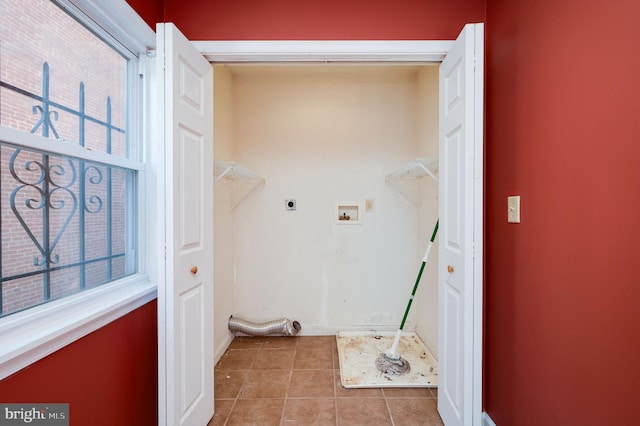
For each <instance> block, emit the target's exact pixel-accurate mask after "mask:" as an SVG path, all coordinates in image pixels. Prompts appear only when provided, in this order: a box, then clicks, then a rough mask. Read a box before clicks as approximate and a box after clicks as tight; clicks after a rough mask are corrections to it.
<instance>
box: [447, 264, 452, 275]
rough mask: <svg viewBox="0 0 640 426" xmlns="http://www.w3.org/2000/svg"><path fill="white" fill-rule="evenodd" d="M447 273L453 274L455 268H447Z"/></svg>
mask: <svg viewBox="0 0 640 426" xmlns="http://www.w3.org/2000/svg"><path fill="white" fill-rule="evenodd" d="M447 271H448V272H449V273H450V274H452V273H453V266H451V265H449V266H447Z"/></svg>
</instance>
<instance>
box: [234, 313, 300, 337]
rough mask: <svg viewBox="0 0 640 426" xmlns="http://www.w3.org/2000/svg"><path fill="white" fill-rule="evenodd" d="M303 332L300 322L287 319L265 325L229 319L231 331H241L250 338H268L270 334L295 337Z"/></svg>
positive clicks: (265, 323)
mask: <svg viewBox="0 0 640 426" xmlns="http://www.w3.org/2000/svg"><path fill="white" fill-rule="evenodd" d="M300 330H302V326H301V325H300V323H299V322H298V321H291V320H290V319H287V318H282V319H279V320H274V321H268V322H264V323H255V322H251V321H247V320H243V319H240V318H234V316H233V315H231V316H230V317H229V331H234V332H235V331H239V332H241V333H244V334H248V335H250V336H268V335H269V334H284V335H285V336H294V335H296V334H298V332H299V331H300Z"/></svg>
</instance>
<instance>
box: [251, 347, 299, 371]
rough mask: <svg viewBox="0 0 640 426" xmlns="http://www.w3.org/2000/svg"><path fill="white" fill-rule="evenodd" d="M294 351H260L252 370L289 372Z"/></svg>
mask: <svg viewBox="0 0 640 426" xmlns="http://www.w3.org/2000/svg"><path fill="white" fill-rule="evenodd" d="M295 352H296V351H295V349H261V350H260V351H259V352H258V356H257V357H256V360H255V362H254V363H253V369H254V370H290V369H291V366H292V365H293V356H294V355H295Z"/></svg>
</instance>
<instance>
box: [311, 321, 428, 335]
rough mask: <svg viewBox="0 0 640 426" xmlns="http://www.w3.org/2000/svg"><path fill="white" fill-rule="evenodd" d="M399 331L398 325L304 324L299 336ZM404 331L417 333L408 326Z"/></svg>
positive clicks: (412, 327)
mask: <svg viewBox="0 0 640 426" xmlns="http://www.w3.org/2000/svg"><path fill="white" fill-rule="evenodd" d="M396 330H398V326H397V325H377V326H372V325H356V326H353V325H350V326H344V327H335V326H326V325H304V324H302V330H300V333H298V336H333V335H335V334H336V333H338V332H339V331H371V332H378V331H379V332H387V331H391V332H395V331H396ZM404 331H407V332H409V331H412V332H415V331H416V328H415V326H406V327H405V328H404Z"/></svg>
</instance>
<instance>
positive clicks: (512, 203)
mask: <svg viewBox="0 0 640 426" xmlns="http://www.w3.org/2000/svg"><path fill="white" fill-rule="evenodd" d="M507 208H508V209H509V210H508V213H507V222H509V223H520V196H519V195H514V196H512V197H507Z"/></svg>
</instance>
